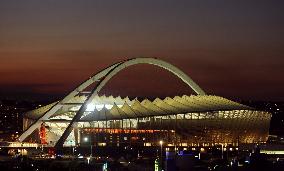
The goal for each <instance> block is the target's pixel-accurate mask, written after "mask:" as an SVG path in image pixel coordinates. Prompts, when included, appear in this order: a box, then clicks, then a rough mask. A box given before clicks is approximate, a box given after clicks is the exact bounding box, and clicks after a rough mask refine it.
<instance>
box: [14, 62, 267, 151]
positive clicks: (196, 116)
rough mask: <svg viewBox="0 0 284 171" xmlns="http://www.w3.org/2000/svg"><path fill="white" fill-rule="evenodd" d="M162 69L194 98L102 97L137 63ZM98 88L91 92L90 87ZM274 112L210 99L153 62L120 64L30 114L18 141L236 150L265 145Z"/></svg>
mask: <svg viewBox="0 0 284 171" xmlns="http://www.w3.org/2000/svg"><path fill="white" fill-rule="evenodd" d="M141 63H144V64H145V63H146V64H152V65H155V66H158V67H161V68H164V69H166V70H168V71H170V72H171V73H173V74H174V75H176V76H177V77H179V78H180V79H181V80H183V81H184V82H185V83H186V84H187V85H189V87H191V88H192V89H193V90H194V91H195V92H196V95H190V96H187V95H183V96H175V97H173V98H170V97H167V98H165V99H160V98H156V99H155V100H152V101H151V100H148V99H144V100H140V101H139V100H138V99H137V98H134V99H129V98H128V97H125V98H121V97H112V96H109V97H106V96H99V95H98V93H99V91H100V90H101V88H102V87H103V86H104V85H105V84H106V83H107V81H109V80H110V79H111V78H112V76H114V75H115V74H116V73H118V72H119V71H121V70H122V69H125V68H127V67H128V66H131V65H136V64H141ZM92 84H96V85H95V86H94V87H95V88H93V89H92V90H91V91H86V88H87V87H89V86H90V85H92ZM270 119H271V113H269V112H266V111H258V110H255V109H254V108H252V107H249V106H246V105H242V104H239V103H237V102H234V101H231V100H228V99H226V98H223V97H219V96H215V95H207V94H206V93H205V92H204V91H203V90H202V89H201V88H200V87H199V86H198V85H197V84H196V83H195V82H193V81H192V79H191V78H190V77H188V76H187V75H186V74H185V73H184V72H182V71H181V70H179V69H178V68H176V67H175V66H173V65H171V64H169V63H167V62H164V61H161V60H158V59H154V58H134V59H129V60H126V61H121V62H118V63H116V64H113V65H111V66H110V67H108V68H106V69H104V70H102V71H101V72H99V73H97V74H95V75H94V76H92V77H90V78H89V79H88V80H86V81H85V82H83V83H82V84H81V85H80V86H79V87H77V88H76V89H75V90H74V91H72V92H71V93H70V94H68V95H67V96H66V97H65V98H63V99H62V100H60V101H57V102H54V103H51V104H49V105H46V106H43V107H40V108H38V109H35V110H32V111H30V112H27V113H26V114H25V115H24V119H23V129H24V133H23V134H22V135H21V136H20V137H19V140H20V141H28V142H29V141H36V142H41V143H43V144H47V145H49V146H56V147H61V146H63V145H64V146H74V145H86V144H91V145H95V146H125V145H129V144H132V145H139V146H158V145H159V143H158V142H159V141H160V140H162V141H163V142H164V143H165V145H166V146H185V147H186V146H213V145H217V144H222V145H229V144H230V145H232V146H237V145H238V144H239V143H263V142H266V141H267V138H268V133H269V124H270Z"/></svg>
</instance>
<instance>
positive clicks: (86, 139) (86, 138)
mask: <svg viewBox="0 0 284 171" xmlns="http://www.w3.org/2000/svg"><path fill="white" fill-rule="evenodd" d="M84 141H85V142H88V141H89V138H88V137H85V138H84ZM90 146H91V153H90V157H92V153H93V146H92V141H91V139H90Z"/></svg>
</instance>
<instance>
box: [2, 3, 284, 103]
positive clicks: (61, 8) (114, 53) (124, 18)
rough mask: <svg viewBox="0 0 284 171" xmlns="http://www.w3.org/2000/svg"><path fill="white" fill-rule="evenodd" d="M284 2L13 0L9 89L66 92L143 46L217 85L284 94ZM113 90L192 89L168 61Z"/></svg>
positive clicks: (5, 92) (249, 94) (7, 48)
mask: <svg viewBox="0 0 284 171" xmlns="http://www.w3.org/2000/svg"><path fill="white" fill-rule="evenodd" d="M283 11H284V4H283V2H282V1H269V2H267V1H258V2H254V1H250V2H225V1H222V2H221V1H219V2H212V1H203V2H199V1H190V2H189V1H179V2H176V1H155V2H153V1H143V2H142V1H141V2H133V1H120V2H117V1H88V0H86V1H80V2H78V1H66V0H62V1H60V2H58V1H41V2H40V1H35V0H29V1H25V2H18V1H6V0H3V1H1V2H0V21H1V24H0V37H1V39H0V59H1V63H0V75H1V79H0V94H1V95H2V96H15V95H17V96H27V95H30V96H41V95H42V94H45V95H50V96H61V97H62V96H64V95H65V94H67V93H68V92H69V91H72V90H73V89H74V88H75V87H76V86H77V85H79V84H80V83H81V82H83V81H84V80H86V79H87V78H88V77H90V76H92V75H93V74H95V73H96V72H98V71H100V70H101V69H103V68H105V67H107V66H108V65H109V64H111V63H115V62H117V61H121V60H122V59H128V58H133V57H141V56H143V57H157V58H159V59H162V60H165V61H167V62H170V63H172V64H173V65H175V66H177V67H178V68H181V69H182V70H183V71H184V72H185V73H187V74H188V75H189V76H190V77H191V78H192V79H193V80H194V81H195V82H196V83H197V84H198V85H200V87H201V88H203V89H204V90H205V91H206V92H207V93H208V94H215V95H220V96H224V97H228V98H239V99H245V100H274V101H280V100H284V96H283V95H284V90H283V85H284V80H283V79H281V78H282V73H283V72H284V67H283V66H284V50H283V47H284V37H283V36H284V34H283V33H284V32H283V30H284V22H283V21H284V13H283ZM158 78H159V79H158ZM169 83H171V84H169ZM152 86H156V87H158V90H155V91H153V90H151V89H150V88H151V87H152ZM104 92H105V93H106V94H109V95H111V94H113V95H121V96H125V95H131V96H144V95H145V96H174V95H176V94H177V95H181V94H190V93H191V90H190V89H188V88H187V86H186V85H184V84H182V83H181V82H180V81H179V80H177V79H175V78H174V77H173V76H171V74H169V73H167V72H165V71H163V70H160V69H156V68H155V67H152V66H141V67H139V66H138V67H137V68H129V69H128V71H125V72H124V71H123V72H122V73H120V74H119V75H118V76H116V77H115V78H114V80H113V81H111V82H110V83H109V85H107V87H106V89H105V90H104Z"/></svg>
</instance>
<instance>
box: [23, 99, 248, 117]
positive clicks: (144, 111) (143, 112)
mask: <svg viewBox="0 0 284 171" xmlns="http://www.w3.org/2000/svg"><path fill="white" fill-rule="evenodd" d="M86 98H87V96H77V97H74V98H73V99H71V100H70V101H68V102H67V103H64V104H63V105H64V107H63V108H62V109H60V110H58V111H57V112H55V113H54V114H53V115H52V116H51V117H50V119H49V122H50V121H53V120H54V121H59V120H61V121H63V120H72V118H73V117H74V115H75V114H76V112H77V111H78V110H79V109H80V107H81V106H82V104H83V102H84V101H85V100H86ZM57 103H59V102H54V103H51V104H49V105H46V106H43V107H40V108H38V109H35V110H32V111H30V112H28V113H26V114H25V116H24V118H26V119H31V120H37V119H39V118H40V117H41V116H42V115H43V114H44V113H45V112H46V111H48V110H50V109H51V108H52V107H53V106H54V105H56V104H57ZM228 110H253V108H251V107H249V106H246V105H242V104H240V103H237V102H234V101H231V100H228V99H226V98H223V97H219V96H212V95H198V96H195V95H191V96H187V95H183V96H182V97H180V96H175V97H174V98H170V97H166V98H165V99H159V98H156V99H155V100H153V101H150V100H148V99H144V100H142V101H139V100H137V98H135V99H133V100H130V99H129V98H128V97H126V98H121V97H120V96H118V97H113V96H109V97H106V96H95V98H94V99H93V101H92V102H91V103H90V104H87V108H86V111H85V114H84V115H83V116H82V117H81V118H80V121H86V122H90V121H101V120H120V119H129V118H139V117H147V116H163V115H175V114H180V113H199V112H209V111H228Z"/></svg>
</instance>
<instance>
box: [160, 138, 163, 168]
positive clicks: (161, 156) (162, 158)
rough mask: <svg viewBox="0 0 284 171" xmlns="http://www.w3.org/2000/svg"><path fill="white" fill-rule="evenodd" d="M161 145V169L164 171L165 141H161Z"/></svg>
mask: <svg viewBox="0 0 284 171" xmlns="http://www.w3.org/2000/svg"><path fill="white" fill-rule="evenodd" d="M160 145H161V169H162V170H163V141H162V140H161V141H160Z"/></svg>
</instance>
